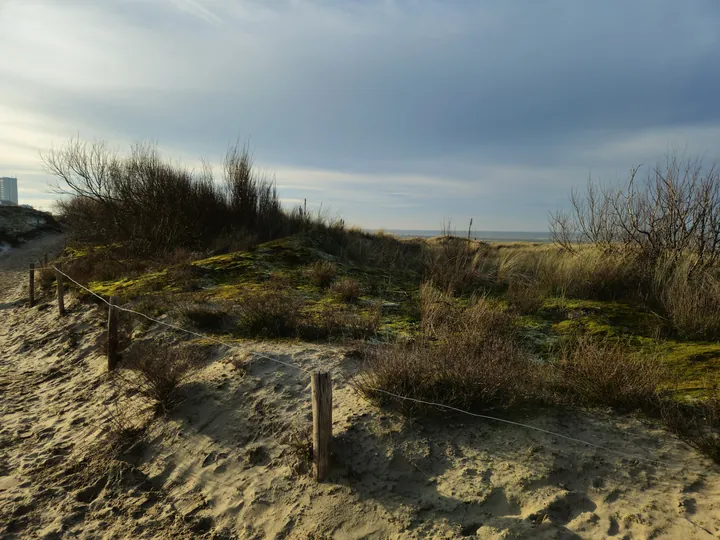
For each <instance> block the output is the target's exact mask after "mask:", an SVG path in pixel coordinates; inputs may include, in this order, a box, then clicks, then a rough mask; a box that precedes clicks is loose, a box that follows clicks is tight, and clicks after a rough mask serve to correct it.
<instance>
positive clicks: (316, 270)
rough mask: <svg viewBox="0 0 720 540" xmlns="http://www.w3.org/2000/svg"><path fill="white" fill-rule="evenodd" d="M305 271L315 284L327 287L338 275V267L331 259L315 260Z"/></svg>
mask: <svg viewBox="0 0 720 540" xmlns="http://www.w3.org/2000/svg"><path fill="white" fill-rule="evenodd" d="M305 273H306V275H307V277H308V279H309V280H310V282H311V283H312V284H313V285H316V286H317V287H321V288H327V287H329V286H330V284H331V283H332V282H333V280H334V279H335V276H337V267H336V266H335V265H334V264H333V263H331V262H329V261H323V260H321V261H315V262H314V263H312V264H310V265H309V266H308V267H307V269H306V271H305Z"/></svg>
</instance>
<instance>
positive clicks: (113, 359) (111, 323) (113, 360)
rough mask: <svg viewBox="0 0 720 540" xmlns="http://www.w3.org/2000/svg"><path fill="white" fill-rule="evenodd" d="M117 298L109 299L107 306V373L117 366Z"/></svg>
mask: <svg viewBox="0 0 720 540" xmlns="http://www.w3.org/2000/svg"><path fill="white" fill-rule="evenodd" d="M116 304H117V297H115V296H111V297H110V306H108V336H107V359H108V371H112V370H113V369H115V366H116V365H117V360H118V358H117V347H118V310H117V308H116V307H115V305H116Z"/></svg>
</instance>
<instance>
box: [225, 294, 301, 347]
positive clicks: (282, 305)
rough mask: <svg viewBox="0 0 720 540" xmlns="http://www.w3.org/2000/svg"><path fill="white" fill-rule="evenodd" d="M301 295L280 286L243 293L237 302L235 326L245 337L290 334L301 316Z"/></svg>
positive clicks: (292, 334) (292, 335)
mask: <svg viewBox="0 0 720 540" xmlns="http://www.w3.org/2000/svg"><path fill="white" fill-rule="evenodd" d="M302 304H303V302H302V299H301V298H299V297H298V296H297V295H295V294H293V293H291V292H289V291H285V290H283V289H268V290H263V291H258V292H253V293H250V294H247V295H245V296H243V298H242V299H241V301H240V302H239V303H238V306H237V308H236V313H237V316H238V321H237V326H236V329H237V331H238V333H239V334H240V335H243V336H246V337H273V338H278V337H294V336H296V335H297V329H298V324H299V321H300V319H301V310H302Z"/></svg>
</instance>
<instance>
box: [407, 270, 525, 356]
mask: <svg viewBox="0 0 720 540" xmlns="http://www.w3.org/2000/svg"><path fill="white" fill-rule="evenodd" d="M420 320H421V329H422V333H423V336H424V337H425V338H426V339H447V340H450V339H452V340H454V341H472V342H475V343H481V342H482V341H483V340H485V339H488V338H490V337H493V336H495V337H502V338H512V337H514V336H515V335H516V334H517V327H516V325H515V324H514V318H513V316H512V315H511V314H510V313H508V312H507V311H506V310H504V309H501V308H499V307H498V306H496V305H495V304H493V303H492V302H491V301H490V300H488V299H487V298H486V297H484V296H478V297H475V298H473V299H471V300H470V301H469V303H459V302H458V301H457V300H456V299H455V298H454V297H453V296H452V295H450V294H445V293H442V292H441V291H440V290H438V289H436V288H435V287H434V286H433V285H432V284H429V283H425V284H423V285H422V286H421V289H420Z"/></svg>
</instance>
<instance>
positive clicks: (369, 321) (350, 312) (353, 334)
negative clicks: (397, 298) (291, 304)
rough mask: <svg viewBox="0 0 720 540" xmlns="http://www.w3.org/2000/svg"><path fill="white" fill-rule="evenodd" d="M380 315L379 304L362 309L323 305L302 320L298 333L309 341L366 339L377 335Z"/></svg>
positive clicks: (353, 306) (351, 306) (358, 307)
mask: <svg viewBox="0 0 720 540" xmlns="http://www.w3.org/2000/svg"><path fill="white" fill-rule="evenodd" d="M381 314H382V308H381V306H380V304H379V303H374V304H370V305H369V306H363V307H360V306H355V305H349V306H347V305H341V306H337V305H332V304H329V305H324V306H322V307H321V308H320V309H319V310H317V311H316V312H315V313H313V314H312V315H307V316H306V317H304V318H303V319H304V321H305V322H303V323H301V324H300V326H299V328H298V333H299V336H300V337H302V338H304V339H309V340H320V339H330V338H341V339H366V338H368V337H371V336H373V335H375V334H376V333H377V330H378V328H379V327H380V317H381Z"/></svg>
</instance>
